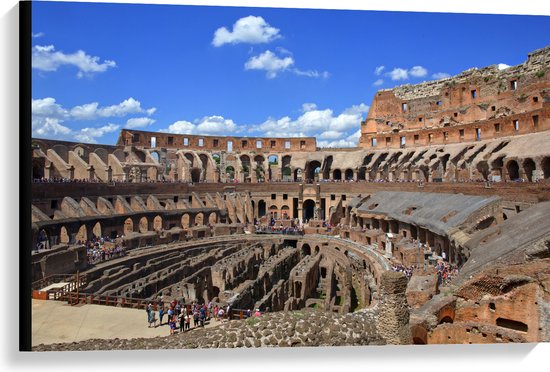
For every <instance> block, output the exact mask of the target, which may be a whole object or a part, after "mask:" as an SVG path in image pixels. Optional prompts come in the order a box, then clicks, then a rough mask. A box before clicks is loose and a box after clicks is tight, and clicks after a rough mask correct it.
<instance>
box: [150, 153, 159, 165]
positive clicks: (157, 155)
mask: <svg viewBox="0 0 550 372" xmlns="http://www.w3.org/2000/svg"><path fill="white" fill-rule="evenodd" d="M151 158H153V160H154V161H156V162H157V163H158V162H159V161H160V156H159V153H158V152H156V151H153V152H151Z"/></svg>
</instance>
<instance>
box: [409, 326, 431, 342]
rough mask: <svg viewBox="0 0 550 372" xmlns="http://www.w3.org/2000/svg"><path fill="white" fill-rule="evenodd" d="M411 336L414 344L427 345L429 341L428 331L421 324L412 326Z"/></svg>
mask: <svg viewBox="0 0 550 372" xmlns="http://www.w3.org/2000/svg"><path fill="white" fill-rule="evenodd" d="M411 336H412V339H413V344H414V345H426V344H427V343H428V331H427V330H426V328H424V327H421V326H418V325H416V326H413V327H411Z"/></svg>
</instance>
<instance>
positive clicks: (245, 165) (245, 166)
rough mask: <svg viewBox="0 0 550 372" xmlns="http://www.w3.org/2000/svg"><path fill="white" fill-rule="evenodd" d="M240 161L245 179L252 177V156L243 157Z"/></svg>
mask: <svg viewBox="0 0 550 372" xmlns="http://www.w3.org/2000/svg"><path fill="white" fill-rule="evenodd" d="M240 160H241V165H242V172H243V174H244V177H245V178H246V177H250V156H248V155H241V157H240Z"/></svg>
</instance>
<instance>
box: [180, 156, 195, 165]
mask: <svg viewBox="0 0 550 372" xmlns="http://www.w3.org/2000/svg"><path fill="white" fill-rule="evenodd" d="M183 156H185V159H187V161H189V166H190V167H191V168H192V167H193V166H195V164H194V163H195V157H194V156H193V154H191V153H185V154H184V155H183Z"/></svg>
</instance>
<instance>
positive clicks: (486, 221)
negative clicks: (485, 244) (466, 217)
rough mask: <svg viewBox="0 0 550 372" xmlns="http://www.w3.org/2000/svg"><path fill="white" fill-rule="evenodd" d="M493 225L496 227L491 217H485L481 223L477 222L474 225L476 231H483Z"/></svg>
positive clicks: (493, 218)
mask: <svg viewBox="0 0 550 372" xmlns="http://www.w3.org/2000/svg"><path fill="white" fill-rule="evenodd" d="M493 225H496V220H495V217H493V216H490V217H487V218H485V219H483V220H481V221H479V222H478V223H477V225H476V230H484V229H486V228H488V227H491V226H493Z"/></svg>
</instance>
